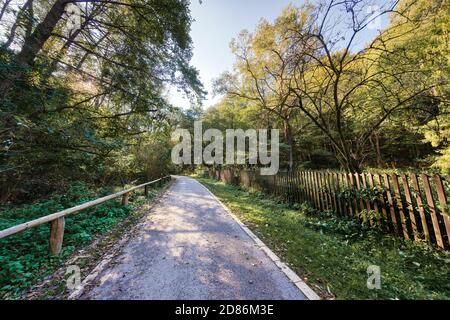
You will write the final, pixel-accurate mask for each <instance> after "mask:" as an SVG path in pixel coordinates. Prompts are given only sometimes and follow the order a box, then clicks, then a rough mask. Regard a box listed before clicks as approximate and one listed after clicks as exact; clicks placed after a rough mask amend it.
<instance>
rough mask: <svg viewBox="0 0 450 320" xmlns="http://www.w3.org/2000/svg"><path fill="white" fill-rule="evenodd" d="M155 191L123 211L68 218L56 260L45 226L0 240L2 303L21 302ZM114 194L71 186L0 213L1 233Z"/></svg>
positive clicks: (116, 207)
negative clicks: (24, 294)
mask: <svg viewBox="0 0 450 320" xmlns="http://www.w3.org/2000/svg"><path fill="white" fill-rule="evenodd" d="M158 190H159V189H158V188H155V189H149V193H148V197H147V198H145V197H144V196H143V191H141V190H140V191H135V192H133V193H131V194H130V199H129V205H127V206H123V205H122V204H121V200H120V198H119V199H115V200H110V201H107V202H105V203H103V204H100V205H97V206H95V207H92V208H89V209H86V210H83V211H81V212H78V213H75V214H72V215H69V216H67V217H66V219H65V231H64V242H63V247H62V252H61V254H60V255H58V256H54V255H51V254H50V253H49V249H48V243H49V237H50V224H49V223H47V224H44V225H41V226H39V227H36V228H32V229H29V230H26V231H24V232H21V233H18V234H15V235H12V236H9V237H7V238H4V239H0V298H3V299H14V298H17V297H19V296H20V294H21V292H23V290H24V289H27V288H29V287H30V286H32V285H34V284H36V283H38V282H39V281H40V280H41V279H43V278H45V277H46V276H48V275H50V274H52V273H53V272H54V271H55V270H56V269H57V268H59V267H60V266H61V265H62V264H63V263H64V261H66V260H67V259H68V258H69V257H70V256H71V255H72V254H73V253H74V252H75V250H77V249H80V248H82V247H84V246H86V245H88V244H89V243H91V242H92V241H93V240H94V239H95V238H96V237H98V236H99V235H102V234H105V233H106V232H108V231H110V230H111V229H112V228H113V227H114V226H116V225H117V224H118V223H120V222H121V221H123V220H124V219H125V218H126V217H127V216H129V215H130V213H131V212H132V211H133V210H135V209H136V208H138V207H140V206H142V205H143V204H144V203H145V202H147V201H150V200H151V199H153V198H154V196H155V195H156V194H157V192H158ZM117 191H118V190H114V189H113V188H108V189H103V190H95V189H94V188H92V187H89V186H88V185H86V184H84V183H75V184H73V185H71V186H70V188H68V189H67V190H66V191H65V192H64V193H62V192H59V193H56V194H53V195H52V196H50V197H49V198H48V199H46V200H43V201H39V202H36V203H33V204H26V205H21V206H17V207H1V208H0V230H3V229H6V228H9V227H12V226H14V225H17V224H20V223H24V222H27V221H30V220H33V219H36V218H39V217H43V216H46V215H49V214H52V213H55V212H57V211H60V210H63V209H66V208H70V207H73V206H76V205H79V204H82V203H85V202H87V201H90V200H94V199H97V198H99V197H102V196H106V195H108V194H111V193H114V192H117Z"/></svg>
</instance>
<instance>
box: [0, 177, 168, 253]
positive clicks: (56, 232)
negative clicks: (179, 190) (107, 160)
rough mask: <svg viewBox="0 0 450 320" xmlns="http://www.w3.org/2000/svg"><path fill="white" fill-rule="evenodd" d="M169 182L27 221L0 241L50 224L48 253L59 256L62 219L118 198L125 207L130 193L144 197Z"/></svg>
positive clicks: (1, 233) (4, 233) (3, 234)
mask: <svg viewBox="0 0 450 320" xmlns="http://www.w3.org/2000/svg"><path fill="white" fill-rule="evenodd" d="M169 180H171V176H165V177H162V178H160V179H157V180H154V181H150V182H147V183H143V184H140V185H138V186H135V187H132V188H130V189H127V190H123V191H120V192H117V193H114V194H111V195H109V196H105V197H102V198H99V199H96V200H92V201H89V202H86V203H83V204H80V205H78V206H75V207H72V208H69V209H65V210H62V211H59V212H56V213H53V214H50V215H47V216H45V217H41V218H38V219H35V220H31V221H28V222H25V223H22V224H18V225H16V226H14V227H11V228H8V229H4V230H1V231H0V239H2V238H6V237H8V236H11V235H13V234H16V233H19V232H22V231H24V230H27V229H30V228H34V227H37V226H40V225H42V224H44V223H48V222H50V223H51V231H50V243H49V245H50V252H51V253H53V254H59V253H60V252H61V248H62V243H63V238H64V225H65V219H64V217H65V216H67V215H69V214H73V213H76V212H79V211H81V210H84V209H87V208H90V207H94V206H96V205H99V204H101V203H104V202H106V201H109V200H112V199H115V198H119V197H122V204H123V205H127V204H128V196H129V194H130V192H133V191H135V190H137V189H140V188H144V189H145V191H144V192H145V195H146V196H147V194H148V186H150V185H152V184H158V185H161V184H162V183H164V182H167V181H169Z"/></svg>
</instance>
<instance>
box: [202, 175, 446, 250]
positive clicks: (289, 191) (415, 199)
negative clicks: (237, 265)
mask: <svg viewBox="0 0 450 320" xmlns="http://www.w3.org/2000/svg"><path fill="white" fill-rule="evenodd" d="M206 173H207V174H208V175H209V176H210V177H214V178H216V179H220V180H222V181H224V182H227V183H233V184H239V185H242V186H244V187H251V188H255V189H258V190H261V191H263V192H265V193H268V194H274V195H276V196H279V197H282V198H284V199H285V200H286V201H288V202H291V203H294V202H297V203H302V202H308V203H310V204H311V205H312V206H313V207H315V208H316V209H318V210H321V211H326V210H331V211H333V212H334V213H335V214H337V215H341V216H351V217H355V218H358V219H364V215H363V214H362V213H364V212H365V213H370V212H371V213H375V214H374V216H375V217H376V218H372V219H369V221H366V222H369V224H373V225H374V226H376V225H377V224H376V222H378V221H373V219H379V220H380V221H384V223H385V225H386V226H387V227H388V228H389V230H390V231H391V232H393V233H396V234H399V235H400V236H402V237H404V238H405V239H411V240H415V241H427V242H431V243H434V244H436V245H437V246H439V247H441V248H447V249H448V248H450V243H449V236H450V216H449V213H450V212H449V211H450V206H449V204H448V202H447V199H448V198H449V195H450V177H448V176H447V177H443V176H441V175H439V174H435V175H433V176H429V175H426V174H420V175H417V174H415V173H409V174H401V175H397V174H394V173H392V174H372V173H360V174H358V173H344V172H330V171H295V172H279V173H278V174H277V175H275V176H261V175H260V174H259V173H258V171H252V170H233V169H223V170H209V171H207V172H206ZM367 216H370V214H367Z"/></svg>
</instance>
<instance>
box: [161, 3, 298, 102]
mask: <svg viewBox="0 0 450 320" xmlns="http://www.w3.org/2000/svg"><path fill="white" fill-rule="evenodd" d="M289 3H294V4H296V5H301V4H302V3H303V1H292V0H203V1H202V4H199V1H198V0H192V3H191V14H192V17H193V18H194V19H195V21H194V22H193V23H192V29H191V37H192V40H193V43H194V56H193V58H192V65H193V66H195V67H196V68H197V69H198V70H199V71H200V77H201V80H202V82H203V83H204V85H205V88H206V90H207V91H208V92H210V91H211V81H212V80H213V79H214V78H216V77H218V76H219V75H220V74H221V73H222V72H224V71H226V70H230V69H231V68H232V66H233V63H234V56H233V54H232V53H231V50H230V47H229V43H230V41H231V39H233V38H234V37H236V36H237V35H238V34H239V32H240V31H241V30H243V29H248V30H254V29H255V27H256V25H257V24H258V22H259V20H260V19H261V18H266V19H268V20H274V19H275V18H276V17H277V16H278V15H279V14H280V13H281V10H282V9H283V8H284V7H285V6H287V5H288V4H289ZM169 99H170V102H171V103H173V104H174V105H176V106H178V107H185V108H186V107H188V106H189V102H188V101H186V100H184V99H183V98H182V95H181V94H179V93H178V92H176V91H171V92H170V94H169ZM215 100H217V98H216V99H215ZM215 100H213V99H212V96H211V95H208V99H207V100H206V101H205V102H204V106H205V107H208V106H210V105H211V104H213V103H214V102H215Z"/></svg>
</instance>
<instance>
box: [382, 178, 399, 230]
mask: <svg viewBox="0 0 450 320" xmlns="http://www.w3.org/2000/svg"><path fill="white" fill-rule="evenodd" d="M383 179H384V186H385V187H386V198H387V200H388V203H389V213H390V217H391V223H392V226H393V228H394V230H395V233H398V224H397V217H396V216H395V208H394V200H393V199H392V194H391V184H390V183H389V176H388V175H387V174H383Z"/></svg>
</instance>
